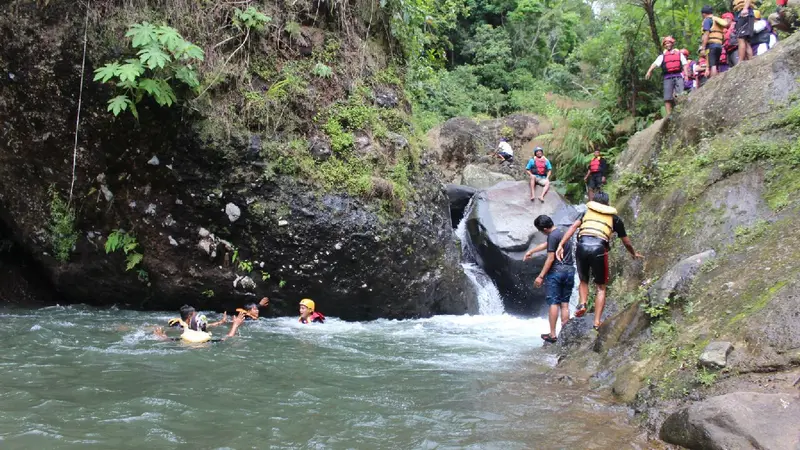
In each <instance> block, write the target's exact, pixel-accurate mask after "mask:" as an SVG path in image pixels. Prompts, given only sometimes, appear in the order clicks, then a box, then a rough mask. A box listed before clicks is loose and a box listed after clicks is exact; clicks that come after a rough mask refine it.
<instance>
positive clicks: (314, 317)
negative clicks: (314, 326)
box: [300, 311, 325, 323]
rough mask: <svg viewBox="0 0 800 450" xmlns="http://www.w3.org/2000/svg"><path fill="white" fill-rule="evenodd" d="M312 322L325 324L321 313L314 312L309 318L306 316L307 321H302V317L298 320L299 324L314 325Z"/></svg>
mask: <svg viewBox="0 0 800 450" xmlns="http://www.w3.org/2000/svg"><path fill="white" fill-rule="evenodd" d="M314 322H319V323H325V316H323V315H322V314H321V313H318V312H316V311H314V312H313V313H311V315H310V316H308V319H306V320H303V318H302V317H301V318H300V323H314Z"/></svg>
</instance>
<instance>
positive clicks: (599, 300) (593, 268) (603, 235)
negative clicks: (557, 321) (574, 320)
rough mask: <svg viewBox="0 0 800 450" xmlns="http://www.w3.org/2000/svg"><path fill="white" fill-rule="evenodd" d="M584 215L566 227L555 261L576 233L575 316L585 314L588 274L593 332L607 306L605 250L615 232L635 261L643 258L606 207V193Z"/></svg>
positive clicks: (564, 252) (606, 250)
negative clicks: (577, 298) (591, 281)
mask: <svg viewBox="0 0 800 450" xmlns="http://www.w3.org/2000/svg"><path fill="white" fill-rule="evenodd" d="M586 208H587V210H586V212H585V213H584V214H583V215H582V216H581V217H580V218H579V219H578V220H576V221H575V223H573V224H572V226H571V227H569V230H567V232H566V233H565V234H564V237H563V238H561V243H560V244H559V245H558V250H556V258H558V259H559V260H563V259H564V258H565V257H566V253H567V252H566V251H565V248H564V247H565V246H566V244H567V242H569V239H570V238H571V237H572V235H573V234H575V232H576V231H578V230H580V231H578V248H577V251H576V255H575V256H576V259H577V265H578V278H580V280H581V283H580V286H579V289H578V293H579V294H580V305H578V309H577V310H576V311H575V316H576V317H581V316H583V315H584V314H586V302H587V300H588V298H589V273H590V272H591V274H592V275H593V276H594V283H595V284H596V285H597V296H596V297H595V314H594V329H595V330H597V329H598V328H599V327H600V323H601V322H600V319H601V317H602V315H603V308H604V307H605V305H606V285H608V275H609V270H608V249H609V244H608V243H609V241H610V240H611V237H612V236H613V234H614V233H616V234H617V236H619V238H620V239H622V244H623V245H624V246H625V248H626V249H628V252H629V253H630V254H631V256H633V257H634V258H635V259H640V258H644V256H642V255H641V254H639V253H636V250H634V248H633V244H631V240H630V238H628V234H627V233H626V232H625V224H624V223H623V222H622V219H620V218H619V216H617V210H616V209H614V208H612V207H610V206H608V194H606V193H605V192H598V193H596V194H595V195H594V201H591V202H589V203H587V204H586Z"/></svg>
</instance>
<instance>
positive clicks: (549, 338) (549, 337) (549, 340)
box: [542, 334, 558, 344]
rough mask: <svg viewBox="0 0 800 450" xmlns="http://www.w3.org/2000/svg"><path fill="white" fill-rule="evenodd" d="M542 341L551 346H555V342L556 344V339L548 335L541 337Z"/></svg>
mask: <svg viewBox="0 0 800 450" xmlns="http://www.w3.org/2000/svg"><path fill="white" fill-rule="evenodd" d="M542 339H544V341H545V342H549V343H551V344H555V343H556V342H558V338H554V337H552V336H550V335H549V334H547V335H545V334H543V335H542Z"/></svg>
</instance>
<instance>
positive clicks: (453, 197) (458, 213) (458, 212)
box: [444, 184, 478, 228]
mask: <svg viewBox="0 0 800 450" xmlns="http://www.w3.org/2000/svg"><path fill="white" fill-rule="evenodd" d="M444 188H445V191H447V198H448V199H449V200H450V221H451V222H452V224H453V227H454V228H455V227H457V226H458V224H459V223H460V222H461V219H462V218H463V217H464V210H465V209H466V208H467V205H468V204H469V201H470V200H472V196H473V195H475V193H476V192H478V190H477V189H475V188H471V187H469V186H462V185H460V184H446V185H445V186H444Z"/></svg>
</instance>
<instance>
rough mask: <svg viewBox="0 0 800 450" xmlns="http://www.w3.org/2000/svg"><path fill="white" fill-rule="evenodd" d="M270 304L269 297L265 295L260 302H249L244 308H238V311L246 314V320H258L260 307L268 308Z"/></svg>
mask: <svg viewBox="0 0 800 450" xmlns="http://www.w3.org/2000/svg"><path fill="white" fill-rule="evenodd" d="M267 306H269V298H267V297H264V298H262V299H261V300H260V301H259V302H258V303H248V304H246V305H244V308H236V312H237V313H240V314H244V320H246V321H247V320H258V317H259V315H260V310H259V308H266V307H267Z"/></svg>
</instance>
